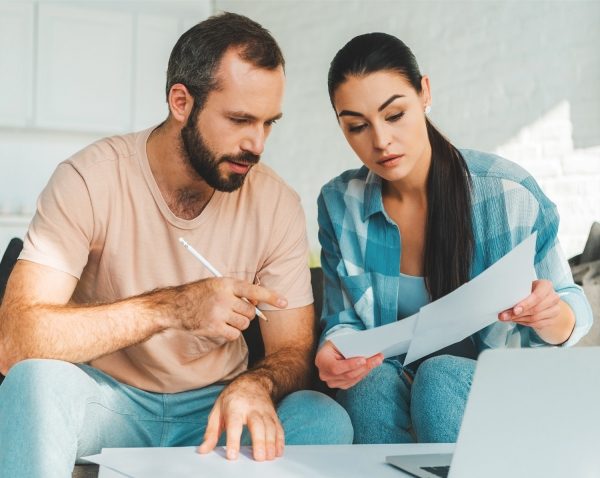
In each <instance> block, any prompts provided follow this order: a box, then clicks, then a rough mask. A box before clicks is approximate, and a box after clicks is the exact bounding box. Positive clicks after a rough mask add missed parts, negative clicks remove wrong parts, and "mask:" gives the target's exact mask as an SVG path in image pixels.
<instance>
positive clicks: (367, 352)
mask: <svg viewBox="0 0 600 478" xmlns="http://www.w3.org/2000/svg"><path fill="white" fill-rule="evenodd" d="M416 323H417V315H416V314H415V315H411V316H410V317H406V318H405V319H402V320H399V321H398V322H394V323H392V324H386V325H382V326H381V327H375V328H373V329H369V330H363V331H360V332H349V333H347V334H343V335H340V336H338V337H333V338H332V340H331V341H332V342H333V344H334V345H335V346H336V348H337V349H338V350H339V351H340V352H341V353H342V355H343V356H344V357H346V358H350V357H371V356H373V355H375V354H377V353H379V352H383V355H384V356H385V357H386V358H387V357H393V356H395V355H401V354H405V353H406V351H407V350H408V346H409V345H410V340H411V338H412V335H413V330H414V329H415V325H416Z"/></svg>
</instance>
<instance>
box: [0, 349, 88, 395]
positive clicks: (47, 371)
mask: <svg viewBox="0 0 600 478" xmlns="http://www.w3.org/2000/svg"><path fill="white" fill-rule="evenodd" d="M86 378H87V376H86V375H85V373H84V372H82V371H81V369H79V367H77V366H76V365H74V364H72V363H69V362H64V361H61V360H49V359H28V360H23V361H21V362H18V363H17V364H15V365H13V367H12V368H11V369H10V370H9V372H8V375H7V376H6V378H5V379H4V382H3V383H2V387H1V388H0V403H3V405H4V404H6V403H7V402H11V399H12V401H13V403H16V404H19V405H20V406H23V405H26V404H28V403H30V402H35V404H36V405H38V406H39V405H40V404H42V403H44V401H45V400H55V399H57V398H59V399H60V400H61V402H63V403H64V401H66V400H68V399H69V398H70V397H72V398H75V399H76V398H77V397H79V396H80V395H81V388H80V387H79V386H78V382H81V380H82V379H86Z"/></svg>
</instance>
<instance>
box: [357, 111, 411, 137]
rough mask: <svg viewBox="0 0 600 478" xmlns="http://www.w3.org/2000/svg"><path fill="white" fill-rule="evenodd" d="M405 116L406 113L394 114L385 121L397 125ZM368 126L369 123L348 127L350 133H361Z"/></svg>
mask: <svg viewBox="0 0 600 478" xmlns="http://www.w3.org/2000/svg"><path fill="white" fill-rule="evenodd" d="M403 116H404V111H400V112H399V113H394V114H391V115H389V116H386V117H385V120H386V121H388V122H390V123H395V122H396V121H399V120H400V119H401V118H402V117H403ZM367 126H368V124H367V123H358V124H350V125H348V132H349V133H360V132H361V131H363V130H364V129H365V128H366V127H367Z"/></svg>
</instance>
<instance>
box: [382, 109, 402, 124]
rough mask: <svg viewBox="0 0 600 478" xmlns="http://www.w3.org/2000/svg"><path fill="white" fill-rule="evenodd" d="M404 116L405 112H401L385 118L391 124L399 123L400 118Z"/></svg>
mask: <svg viewBox="0 0 600 478" xmlns="http://www.w3.org/2000/svg"><path fill="white" fill-rule="evenodd" d="M403 116H404V111H400V113H396V114H393V115H390V116H387V117H386V118H385V120H386V121H389V122H391V123H395V122H396V121H398V120H399V119H400V118H402V117H403Z"/></svg>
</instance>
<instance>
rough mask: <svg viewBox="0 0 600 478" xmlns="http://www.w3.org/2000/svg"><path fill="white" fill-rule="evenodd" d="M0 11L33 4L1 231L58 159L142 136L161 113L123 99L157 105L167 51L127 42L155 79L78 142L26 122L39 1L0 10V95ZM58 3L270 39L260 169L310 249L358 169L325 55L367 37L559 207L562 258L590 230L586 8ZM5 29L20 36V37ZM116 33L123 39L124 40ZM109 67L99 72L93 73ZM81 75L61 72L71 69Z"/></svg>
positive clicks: (596, 207) (599, 82)
mask: <svg viewBox="0 0 600 478" xmlns="http://www.w3.org/2000/svg"><path fill="white" fill-rule="evenodd" d="M11 3H21V4H23V3H29V4H31V5H33V7H32V8H33V9H34V13H35V16H34V18H35V19H37V20H35V21H34V22H33V27H32V30H33V32H32V35H33V39H32V41H31V44H32V45H33V47H32V48H33V50H34V51H33V59H34V60H35V61H33V60H32V61H33V62H32V65H33V66H28V64H27V63H26V62H25V63H23V62H21V64H20V69H19V71H18V72H16V71H15V74H18V75H21V80H19V81H15V80H14V77H12V78H13V79H12V83H11V88H12V89H11V91H6V88H0V222H1V220H2V219H1V218H2V215H4V216H8V215H11V217H12V216H13V215H15V214H16V215H19V216H25V217H27V216H28V215H30V214H31V212H32V211H33V208H34V202H35V201H34V196H35V195H36V191H38V190H39V189H40V188H41V187H42V185H43V184H44V183H45V181H46V180H47V177H48V175H49V173H50V171H51V170H52V169H53V167H54V165H55V164H56V163H57V162H58V161H60V160H61V159H64V158H65V157H67V156H68V155H69V154H70V153H72V152H74V151H76V150H77V149H79V148H81V147H82V146H83V145H85V144H86V143H88V142H90V141H92V140H93V139H94V138H96V137H99V136H101V135H105V134H110V133H113V132H117V131H121V130H124V129H127V127H130V128H141V127H143V126H145V124H144V119H145V118H147V121H148V123H147V124H151V123H152V121H153V120H152V118H154V117H156V115H157V114H158V113H159V111H160V110H159V109H152V111H151V112H146V113H144V114H145V116H144V114H138V113H136V111H138V110H137V109H136V108H138V109H139V105H140V104H143V103H144V102H143V101H142V100H141V99H139V98H140V97H139V96H136V95H142V97H143V98H146V97H151V96H152V92H153V91H154V90H156V89H158V92H157V93H155V94H156V95H157V96H155V97H153V98H155V99H154V101H162V94H163V91H162V81H163V79H164V68H166V58H165V59H164V67H163V70H161V69H160V68H159V67H158V65H159V63H160V62H159V58H158V57H161V58H160V60H161V61H162V57H164V56H165V55H166V54H167V53H165V52H168V50H169V49H170V48H171V46H172V44H169V45H166V43H168V41H167V40H168V39H169V37H168V35H167V34H165V35H163V37H160V38H158V39H156V41H155V42H154V45H152V48H150V49H148V50H145V51H144V52H140V51H138V50H136V49H135V46H136V41H137V42H138V43H137V44H139V40H135V38H137V37H134V40H132V42H133V43H132V48H133V53H132V55H133V58H134V60H135V62H136V64H138V63H143V61H150V62H151V65H152V67H151V68H150V67H148V68H150V70H151V69H152V68H154V69H155V70H156V73H155V74H154V75H146V76H144V78H145V79H147V80H148V83H145V82H139V79H140V76H139V74H138V76H137V82H136V73H135V70H134V71H133V72H132V79H130V82H129V84H131V85H132V86H131V89H130V90H129V91H130V93H129V97H130V98H131V101H132V103H131V105H130V107H129V109H126V111H128V113H127V114H129V115H130V116H129V117H128V118H129V119H128V121H125V122H122V123H119V126H118V127H115V128H112V129H111V128H106V127H105V128H96V129H97V130H96V131H93V130H91V129H89V128H87V129H85V128H83V129H84V130H85V131H81V130H82V128H81V127H79V128H73V127H72V126H69V125H66V126H65V125H64V124H63V125H58V126H54V127H49V126H48V125H46V124H41V123H40V122H39V121H37V120H36V112H38V111H39V103H40V101H44V102H46V103H44V104H45V105H46V106H47V105H49V104H50V105H51V104H52V103H51V101H52V100H51V99H50V98H45V94H46V93H45V91H43V90H40V86H39V78H37V77H36V74H39V71H40V68H39V63H40V61H41V60H40V58H38V57H36V55H40V52H42V53H43V51H44V48H40V45H39V41H40V39H39V36H38V35H39V31H40V29H39V26H40V25H39V23H36V22H39V14H40V7H39V6H38V4H42V8H41V10H42V11H43V10H44V8H46V9H48V8H49V7H50V6H52V4H54V3H56V2H52V1H50V0H46V1H41V2H34V1H30V2H9V1H7V0H0V85H4V84H5V80H3V79H2V78H4V76H5V75H4V72H3V64H2V62H3V58H4V61H5V62H8V61H11V60H6V57H10V53H7V52H10V51H11V48H12V47H13V44H11V43H7V42H6V40H5V37H6V34H4V35H3V33H2V32H3V31H5V30H6V29H5V30H3V29H2V19H3V13H2V12H3V11H2V7H3V6H6V5H8V4H11ZM60 3H61V5H64V4H67V5H70V6H73V5H77V6H78V7H82V8H83V7H85V8H92V7H93V8H95V9H98V8H104V9H107V8H108V9H111V8H112V9H114V8H117V10H118V11H120V12H121V14H122V15H125V16H127V15H132V16H133V18H134V20H135V19H137V18H139V17H140V15H141V14H147V15H150V16H152V15H154V16H153V18H154V20H155V21H157V22H158V23H152V22H150V23H149V24H145V25H146V26H145V27H144V24H143V25H142V30H144V28H146V29H145V30H144V31H149V30H148V29H149V28H151V27H152V26H153V25H154V26H155V27H156V28H158V29H159V30H161V31H163V32H164V28H163V27H164V25H163V22H162V21H161V20H160V18H161V17H164V18H165V24H166V23H167V18H168V17H169V16H170V17H173V16H174V17H176V18H184V19H185V20H186V21H187V22H190V23H191V22H192V21H193V20H195V19H196V18H197V19H198V20H200V19H202V18H203V17H202V15H204V12H205V11H206V12H207V11H218V10H229V11H235V12H238V13H243V14H247V15H249V16H250V17H252V18H253V19H255V20H257V21H259V22H260V23H262V24H263V25H264V26H265V27H267V28H268V29H270V30H271V32H272V33H273V34H274V36H275V37H276V38H277V39H278V40H279V42H280V44H281V47H282V49H283V51H284V54H285V56H286V60H287V78H288V87H287V92H286V99H285V104H284V119H283V120H282V121H281V122H279V123H278V124H277V126H276V128H275V129H274V132H273V134H272V136H271V138H270V139H269V142H268V144H267V151H266V153H265V156H264V160H265V161H266V162H267V163H269V164H270V165H272V166H273V167H274V168H275V169H276V170H277V171H278V172H279V173H280V174H281V175H282V176H283V177H284V178H285V179H286V180H287V181H288V182H289V183H290V184H291V185H292V186H293V187H294V188H295V189H296V190H297V191H298V192H299V193H300V195H301V197H302V200H303V203H304V206H305V209H306V214H307V219H308V225H309V237H310V240H311V244H312V247H313V248H314V249H315V250H316V249H318V242H317V239H316V231H317V228H316V205H315V201H316V197H317V195H318V192H319V188H320V186H321V185H322V184H323V183H324V182H326V181H327V180H329V179H330V178H331V177H333V176H335V175H337V174H339V172H341V171H342V170H344V169H348V168H352V167H358V165H359V162H358V160H357V159H356V158H355V157H354V155H353V153H352V151H351V150H350V149H349V147H348V146H347V145H346V144H345V142H344V140H343V137H342V135H341V133H340V131H339V129H338V127H337V125H336V122H335V119H334V116H333V113H332V111H331V107H330V105H329V99H328V98H327V90H326V76H327V69H328V65H329V62H330V60H331V58H332V57H333V55H334V54H335V52H336V51H337V50H338V49H339V48H340V47H341V46H342V45H343V44H344V43H345V42H346V41H347V40H349V39H350V38H351V37H352V36H354V35H357V34H360V33H364V32H368V31H385V32H389V33H392V34H395V35H397V36H399V37H400V38H401V39H403V40H404V41H405V42H406V43H407V44H408V45H409V46H411V47H412V49H413V51H414V52H415V54H416V56H417V59H418V60H419V63H420V66H421V69H422V71H423V72H424V73H427V74H429V75H430V77H431V81H432V87H433V110H432V113H431V117H432V119H433V121H434V122H435V123H436V124H437V125H438V126H439V127H440V129H441V130H442V131H444V132H445V133H447V135H448V136H449V137H450V138H451V139H452V140H453V141H454V143H455V144H456V145H457V146H462V147H470V148H476V149H483V150H487V151H496V152H499V153H500V154H502V155H504V156H506V157H508V158H509V159H512V160H514V161H517V162H519V163H520V164H522V165H523V166H524V167H526V168H527V169H529V170H530V171H531V172H532V173H533V174H534V175H535V176H536V178H538V180H539V182H540V184H541V185H542V187H543V188H544V190H545V191H546V193H547V194H548V195H549V196H550V198H551V199H552V200H553V201H554V202H556V203H557V205H558V208H559V212H560V213H561V216H562V223H561V229H560V233H559V234H560V238H561V241H562V243H563V247H564V249H565V251H566V253H567V255H573V254H576V253H577V252H579V251H580V250H581V249H582V248H583V245H584V242H585V238H586V237H587V231H588V229H589V227H590V225H591V222H592V221H593V220H600V55H598V53H597V52H598V47H597V45H600V28H599V25H600V1H598V0H596V1H562V2H557V1H552V2H543V1H528V2H514V1H487V0H479V1H454V0H448V1H443V2H442V1H440V2H432V1H423V0H420V1H416V0H413V1H400V0H396V1H373V0H371V1H366V0H364V1H359V0H344V1H335V0H330V1H326V0H320V1H319V0H313V1H307V0H304V1H300V0H271V1H267V0H262V1H259V0H238V1H233V0H214V1H212V2H208V0H207V1H206V2H204V7H202V8H205V10H202V8H200V9H199V11H198V12H197V13H196V15H195V16H194V15H191V14H190V13H189V12H190V9H193V8H194V6H196V5H198V2H166V1H165V2H141V1H140V2H135V1H128V2H118V4H117V2H101V1H95V2H93V1H85V0H80V1H78V2H73V1H72V2H60ZM167 3H168V7H166V6H165V5H166V4H167ZM145 9H146V10H145ZM147 9H151V10H152V11H147ZM140 11H141V13H140ZM156 17H158V18H156ZM4 18H7V17H6V15H5V16H4ZM13 21H14V20H13ZM139 25H140V23H139V21H137V22H136V21H134V23H133V27H132V29H133V30H134V32H135V31H139V30H140V26H139ZM180 27H181V21H179V23H178V28H180ZM13 31H15V28H13ZM16 31H22V27H19V29H17V30H16ZM118 31H120V32H121V34H122V35H125V34H126V31H127V29H126V28H125V29H123V28H121V29H120V30H118ZM150 38H155V37H154V36H153V35H151V36H150ZM173 41H174V40H173ZM36 42H37V43H36ZM25 44H26V42H25ZM36 45H37V47H36ZM102 45H103V43H100V46H102ZM46 49H47V48H46ZM152 49H157V55H156V57H154V56H152V54H151V51H153V50H152ZM158 50H160V54H159V53H158ZM13 57H14V55H13ZM10 58H12V57H10ZM12 62H13V63H14V62H15V60H14V58H13V59H12ZM36 65H37V66H36ZM109 66H110V65H105V64H103V63H98V65H97V68H99V69H105V68H107V67H109ZM80 67H81V65H80V64H74V65H73V68H74V69H75V70H77V69H78V68H80ZM95 68H96V63H91V64H87V67H86V72H85V73H84V74H89V73H90V72H91V73H93V71H94V70H95ZM28 75H29V76H28ZM31 76H33V80H32V79H31ZM36 81H37V82H38V83H36ZM30 83H32V84H33V85H34V86H35V85H37V88H34V94H33V95H32V98H31V102H32V103H33V104H31V105H29V106H28V105H27V102H25V106H24V108H25V110H26V112H27V111H29V112H30V113H29V117H27V114H22V115H21V116H23V117H25V120H23V119H22V118H21V121H22V125H21V126H11V127H9V126H4V127H3V126H1V124H2V111H3V110H2V105H3V104H4V105H9V104H10V108H12V110H11V111H13V112H14V110H15V104H17V111H20V109H19V108H20V106H19V104H20V101H19V102H17V103H15V99H14V98H15V96H14V88H19V86H20V85H22V88H23V89H24V90H27V88H29V84H30ZM15 85H16V86H15ZM78 89H79V90H81V91H83V92H85V85H81V84H78ZM99 92H100V93H101V92H102V86H96V87H95V88H94V90H93V91H90V92H89V94H90V95H97V94H98V93H99ZM23 97H24V96H23ZM136 98H137V99H136ZM157 98H158V99H157ZM159 99H160V100H159ZM156 104H157V105H158V103H156ZM136 105H137V106H136ZM157 108H158V106H157ZM6 110H8V106H7V107H6ZM101 112H102V113H105V112H103V111H101ZM80 113H81V112H80ZM153 114H154V115H155V116H152V115H153ZM136 115H137V116H136ZM17 116H18V115H17ZM32 117H33V119H32ZM107 117H108V118H110V116H107ZM27 118H29V119H27ZM136 118H137V120H136ZM159 119H160V118H157V119H156V121H158V120H159ZM36 121H37V123H36ZM52 124H56V123H52ZM52 124H51V125H50V126H52ZM113 130H114V131H113ZM15 171H16V172H15ZM11 220H12V221H13V222H14V219H11ZM1 231H2V229H1V228H0V247H4V246H3V244H1V242H2V240H5V239H4V238H5V236H4V237H3V236H2V235H1V234H2V232H1Z"/></svg>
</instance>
